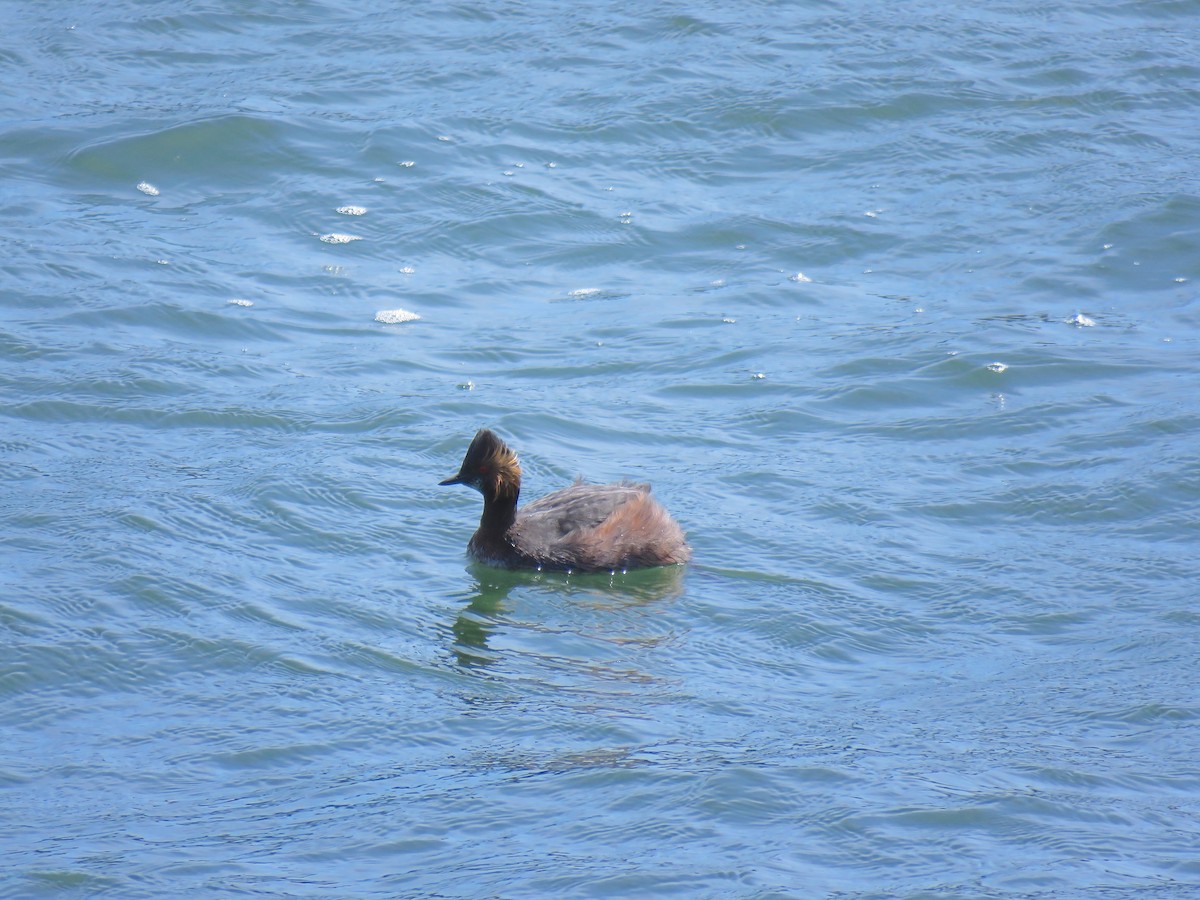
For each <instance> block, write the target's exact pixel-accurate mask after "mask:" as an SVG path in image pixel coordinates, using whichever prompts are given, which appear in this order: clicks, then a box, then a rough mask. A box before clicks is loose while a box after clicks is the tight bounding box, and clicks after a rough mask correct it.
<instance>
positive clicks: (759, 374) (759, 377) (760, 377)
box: [750, 372, 767, 381]
mask: <svg viewBox="0 0 1200 900" xmlns="http://www.w3.org/2000/svg"><path fill="white" fill-rule="evenodd" d="M750 377H751V378H753V379H754V380H755V381H762V380H763V379H764V378H766V377H767V376H766V375H765V374H764V373H762V372H755V373H754V374H753V375H751V376H750Z"/></svg>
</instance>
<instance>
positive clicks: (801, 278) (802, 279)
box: [788, 272, 812, 284]
mask: <svg viewBox="0 0 1200 900" xmlns="http://www.w3.org/2000/svg"><path fill="white" fill-rule="evenodd" d="M788 281H794V282H796V283H797V284H808V283H810V282H811V281H812V279H811V278H809V277H808V276H807V275H805V274H804V273H803V272H797V273H796V274H795V275H789V276H788Z"/></svg>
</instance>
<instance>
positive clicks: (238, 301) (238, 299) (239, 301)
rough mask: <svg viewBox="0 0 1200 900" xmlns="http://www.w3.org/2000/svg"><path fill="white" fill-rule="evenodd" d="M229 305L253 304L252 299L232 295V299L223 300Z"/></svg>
mask: <svg viewBox="0 0 1200 900" xmlns="http://www.w3.org/2000/svg"><path fill="white" fill-rule="evenodd" d="M225 302H226V303H227V304H228V305H229V306H253V305H254V301H253V300H243V299H242V298H241V297H234V298H233V299H232V300H226V301H225Z"/></svg>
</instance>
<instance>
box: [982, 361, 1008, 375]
mask: <svg viewBox="0 0 1200 900" xmlns="http://www.w3.org/2000/svg"><path fill="white" fill-rule="evenodd" d="M986 368H987V370H988V371H989V372H996V373H1000V372H1003V371H1005V370H1007V369H1008V365H1007V364H1005V363H1002V362H994V363H988V364H987V366H986Z"/></svg>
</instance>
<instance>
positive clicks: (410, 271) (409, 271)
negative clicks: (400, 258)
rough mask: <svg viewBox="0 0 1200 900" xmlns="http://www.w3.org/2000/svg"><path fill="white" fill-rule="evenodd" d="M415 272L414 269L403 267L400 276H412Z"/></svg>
mask: <svg viewBox="0 0 1200 900" xmlns="http://www.w3.org/2000/svg"><path fill="white" fill-rule="evenodd" d="M416 271H417V270H416V269H414V268H413V267H412V266H405V267H404V268H402V269H401V270H400V274H401V275H412V274H413V273H414V272H416Z"/></svg>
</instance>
